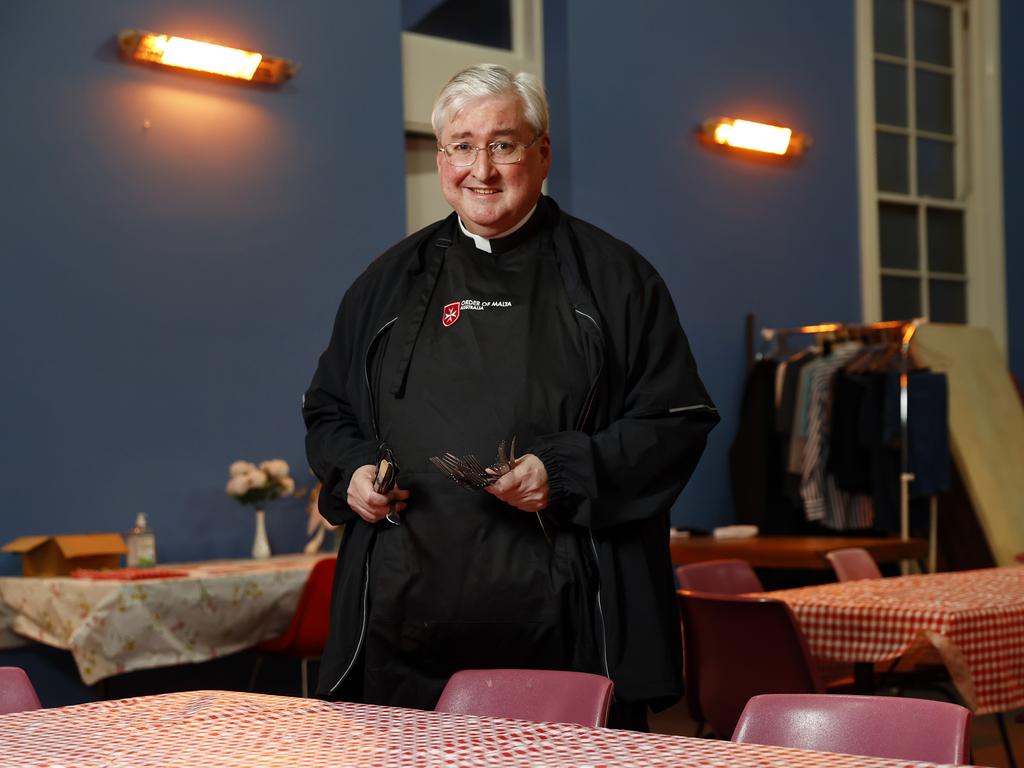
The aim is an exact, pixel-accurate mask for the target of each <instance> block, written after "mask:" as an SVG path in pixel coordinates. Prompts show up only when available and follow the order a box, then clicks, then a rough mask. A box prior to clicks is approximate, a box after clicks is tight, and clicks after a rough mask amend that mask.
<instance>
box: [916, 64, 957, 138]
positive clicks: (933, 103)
mask: <svg viewBox="0 0 1024 768" xmlns="http://www.w3.org/2000/svg"><path fill="white" fill-rule="evenodd" d="M917 127H918V128H920V129H921V130H922V131H934V132H935V133H945V134H949V135H952V134H953V78H952V77H950V76H949V75H940V74H938V73H937V72H928V71H927V70H924V69H919V70H917Z"/></svg>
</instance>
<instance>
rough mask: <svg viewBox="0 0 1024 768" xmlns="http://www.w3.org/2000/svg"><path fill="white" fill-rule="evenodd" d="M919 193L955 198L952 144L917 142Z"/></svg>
mask: <svg viewBox="0 0 1024 768" xmlns="http://www.w3.org/2000/svg"><path fill="white" fill-rule="evenodd" d="M917 193H918V194H919V195H923V196H927V197H946V198H949V199H952V198H953V145H952V144H951V143H950V142H946V141H933V140H932V139H918V140H917Z"/></svg>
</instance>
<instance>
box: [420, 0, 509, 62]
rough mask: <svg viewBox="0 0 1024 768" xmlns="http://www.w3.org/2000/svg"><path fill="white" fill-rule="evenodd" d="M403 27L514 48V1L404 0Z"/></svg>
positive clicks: (504, 47)
mask: <svg viewBox="0 0 1024 768" xmlns="http://www.w3.org/2000/svg"><path fill="white" fill-rule="evenodd" d="M402 29H403V30H404V31H406V32H418V33H419V34H421V35H430V36H432V37H443V38H445V39H447V40H460V41H462V42H464V43H474V44H475V45H485V46H487V47H488V48H503V49H505V50H511V49H512V10H511V0H440V1H439V0H402Z"/></svg>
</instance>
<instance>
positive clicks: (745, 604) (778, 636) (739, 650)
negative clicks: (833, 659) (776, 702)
mask: <svg viewBox="0 0 1024 768" xmlns="http://www.w3.org/2000/svg"><path fill="white" fill-rule="evenodd" d="M679 608H680V612H681V614H682V618H683V650H684V654H683V679H684V681H685V683H686V685H685V691H686V703H687V706H688V708H689V710H690V717H691V718H692V719H693V720H695V721H696V722H697V723H699V724H701V727H700V728H699V729H698V731H697V735H700V733H701V732H702V731H703V724H704V723H707V724H708V725H710V726H711V730H712V732H714V733H715V734H716V735H718V736H720V737H722V738H726V737H728V736H729V734H731V733H732V732H733V730H734V729H735V727H736V721H737V720H739V716H740V713H741V712H742V711H743V707H744V706H746V703H747V701H749V700H750V697H751V696H756V695H757V694H760V693H824V691H825V688H824V685H823V684H822V681H821V678H820V677H819V675H818V670H817V667H816V666H815V664H814V661H813V659H812V658H811V654H810V651H809V650H808V649H807V640H806V639H805V638H804V635H803V632H801V630H800V625H799V624H797V620H796V617H795V616H794V615H793V612H792V610H790V608H789V606H788V605H786V604H785V603H784V602H782V601H781V600H772V599H769V598H765V597H742V596H739V595H713V594H709V593H706V592H686V591H680V592H679Z"/></svg>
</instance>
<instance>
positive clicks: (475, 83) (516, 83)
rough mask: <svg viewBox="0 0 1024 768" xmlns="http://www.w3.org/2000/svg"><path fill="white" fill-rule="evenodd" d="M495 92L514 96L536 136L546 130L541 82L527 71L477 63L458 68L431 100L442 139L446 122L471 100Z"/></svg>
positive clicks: (432, 115)
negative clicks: (515, 71)
mask: <svg viewBox="0 0 1024 768" xmlns="http://www.w3.org/2000/svg"><path fill="white" fill-rule="evenodd" d="M495 96H514V97H515V98H517V99H519V103H520V104H521V105H522V108H523V119H525V120H526V123H527V125H529V126H530V127H531V128H532V129H533V130H534V133H535V134H536V135H538V136H542V135H543V134H545V133H547V132H548V100H547V97H546V96H545V95H544V86H543V85H541V82H540V80H539V79H538V78H537V76H536V75H531V74H530V73H529V72H517V73H515V74H512V72H510V71H509V70H507V69H506V68H505V67H503V66H501V65H500V64H477V65H476V66H473V67H467V68H466V69H464V70H462V71H461V72H457V73H456V74H455V75H454V76H453V77H452V79H451V80H449V81H448V82H447V83H446V84H445V86H444V88H442V89H441V93H439V94H438V95H437V100H436V101H434V110H433V112H431V113H430V124H431V125H432V126H433V128H434V136H436V137H437V140H438V141H440V140H441V131H442V129H443V128H444V125H445V123H447V122H449V121H451V120H454V119H455V116H456V115H458V114H459V112H461V111H462V110H463V108H464V107H465V106H466V104H468V103H469V102H470V101H473V100H475V99H480V98H487V97H495Z"/></svg>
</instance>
